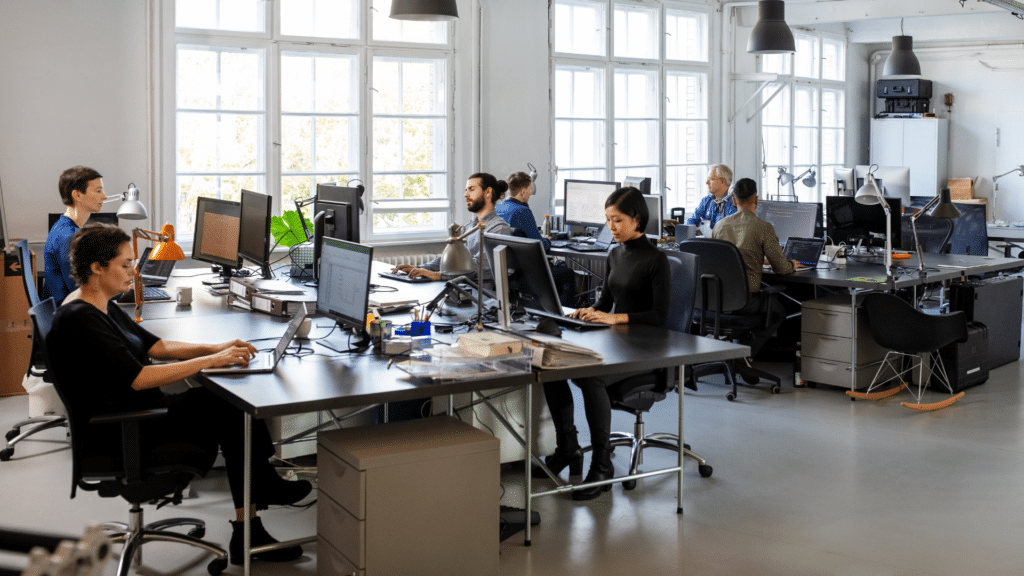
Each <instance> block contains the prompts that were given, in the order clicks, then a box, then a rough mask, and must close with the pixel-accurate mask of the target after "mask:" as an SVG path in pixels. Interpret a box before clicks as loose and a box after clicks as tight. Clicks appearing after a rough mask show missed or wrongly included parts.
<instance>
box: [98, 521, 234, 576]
mask: <svg viewBox="0 0 1024 576" xmlns="http://www.w3.org/2000/svg"><path fill="white" fill-rule="evenodd" d="M129 514H130V518H129V522H128V524H124V523H123V522H107V523H105V524H102V525H101V526H100V527H101V528H102V529H104V530H107V531H108V532H107V536H108V537H109V538H110V539H111V540H112V541H114V542H123V543H124V548H123V549H122V550H121V560H120V562H118V565H117V575H118V576H128V574H129V572H130V570H131V568H132V565H133V564H134V565H135V566H139V565H141V564H142V545H143V544H145V543H146V542H174V543H178V544H187V545H189V546H193V547H195V548H200V549H202V550H205V551H207V552H209V553H211V554H213V555H214V556H216V558H214V560H213V561H211V562H210V564H209V565H208V566H207V571H208V572H209V573H210V574H211V575H212V576H217V575H218V574H220V573H221V572H223V571H224V569H225V568H227V565H228V553H227V551H225V550H224V549H223V548H221V547H220V546H217V545H216V544H213V543H211V542H207V541H205V540H201V538H202V537H203V536H205V535H206V523H205V522H204V521H202V520H199V519H198V518H167V519H164V520H157V521H156V522H151V523H149V524H145V525H143V524H142V508H141V507H140V506H139V505H138V504H134V505H133V506H132V508H131V510H130V511H129ZM181 526H191V527H192V529H191V530H189V532H188V535H185V534H179V533H177V532H171V531H170V529H171V528H177V527H181Z"/></svg>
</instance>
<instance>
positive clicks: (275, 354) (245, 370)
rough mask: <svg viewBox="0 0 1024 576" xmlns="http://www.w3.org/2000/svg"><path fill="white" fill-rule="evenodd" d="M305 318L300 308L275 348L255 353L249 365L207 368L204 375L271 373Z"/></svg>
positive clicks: (304, 309) (303, 310) (304, 310)
mask: <svg viewBox="0 0 1024 576" xmlns="http://www.w3.org/2000/svg"><path fill="white" fill-rule="evenodd" d="M305 318H306V307H305V306H300V307H299V311H298V312H296V313H295V316H292V321H291V322H289V323H288V329H287V330H285V331H284V336H281V339H280V340H278V341H277V347H276V348H274V349H273V350H269V351H263V352H257V353H256V355H255V356H253V357H252V359H251V360H249V364H248V365H246V366H241V365H236V366H224V367H221V368H207V369H205V370H203V373H204V374H266V373H269V372H273V371H274V368H277V363H278V362H280V361H281V358H283V357H284V353H285V352H286V351H287V350H288V346H289V345H291V343H292V340H293V339H294V338H295V334H296V333H297V332H298V331H299V327H300V326H301V325H302V321H303V320H304V319H305Z"/></svg>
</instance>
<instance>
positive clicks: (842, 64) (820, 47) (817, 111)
mask: <svg viewBox="0 0 1024 576" xmlns="http://www.w3.org/2000/svg"><path fill="white" fill-rule="evenodd" d="M794 36H795V39H796V54H792V55H790V54H786V55H770V56H764V57H763V59H762V60H761V70H762V71H763V72H770V73H775V74H777V75H778V82H777V83H775V84H771V85H769V86H768V88H766V89H765V90H764V91H763V92H762V96H761V97H762V102H768V103H767V105H766V106H765V107H764V109H762V111H761V137H762V145H763V155H764V162H765V164H767V166H768V169H767V171H766V173H765V175H764V177H763V179H762V182H761V189H762V190H763V191H764V192H763V194H762V195H763V196H765V197H768V198H775V197H780V198H782V199H784V200H801V201H807V202H819V201H820V200H821V198H822V196H824V195H827V193H828V191H830V190H832V189H833V188H834V187H835V176H834V169H835V168H838V167H841V166H843V165H844V163H845V152H844V142H845V140H846V120H845V118H846V108H845V106H846V82H845V80H846V43H845V41H844V40H842V39H839V38H831V37H829V36H827V35H821V34H817V33H798V34H794ZM769 99H770V101H769ZM780 168H781V169H784V170H785V171H786V172H788V173H790V174H792V175H793V176H799V175H801V174H804V173H805V172H806V171H807V170H813V171H814V172H815V174H816V183H815V185H814V186H811V187H808V186H806V185H804V183H803V182H800V181H797V182H794V183H793V184H792V185H791V186H780V185H779V174H780V172H779V169H780ZM805 178H806V177H805Z"/></svg>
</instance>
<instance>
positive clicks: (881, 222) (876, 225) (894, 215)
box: [825, 196, 903, 246]
mask: <svg viewBox="0 0 1024 576" xmlns="http://www.w3.org/2000/svg"><path fill="white" fill-rule="evenodd" d="M885 201H886V202H887V203H888V204H889V222H890V223H891V226H892V237H891V240H892V245H893V246H899V245H900V239H901V238H902V227H901V226H902V225H901V223H900V217H901V216H902V214H903V210H902V207H903V201H902V199H900V198H889V197H886V199H885ZM840 204H849V205H853V206H855V207H857V209H858V210H859V211H861V212H864V211H867V210H871V209H875V208H877V209H878V212H879V213H880V214H883V215H884V214H885V212H884V211H883V209H882V207H881V205H880V204H859V203H858V202H857V201H856V200H855V198H854V197H853V196H826V197H825V229H826V234H827V235H828V237H829V238H830V239H831V241H832V243H833V244H836V245H838V244H839V243H840V242H844V243H846V245H847V246H850V245H853V244H856V243H855V242H850V241H848V239H849V238H850V237H851V236H854V234H844V235H840V234H838V233H837V230H838V228H837V226H836V224H835V219H834V218H833V216H832V214H833V211H834V210H835V209H836V206H837V205H840ZM872 224H873V226H868V227H865V228H866V231H868V232H875V233H877V234H883V235H884V234H885V219H884V216H883V217H882V218H880V219H878V221H876V222H873V223H872ZM875 245H879V244H878V243H877V242H876V243H875Z"/></svg>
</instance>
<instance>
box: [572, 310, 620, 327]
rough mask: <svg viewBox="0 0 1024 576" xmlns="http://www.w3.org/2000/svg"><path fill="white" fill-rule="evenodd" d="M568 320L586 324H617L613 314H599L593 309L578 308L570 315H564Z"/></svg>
mask: <svg viewBox="0 0 1024 576" xmlns="http://www.w3.org/2000/svg"><path fill="white" fill-rule="evenodd" d="M566 316H568V317H569V318H575V319H577V320H585V321H587V322H596V323H598V324H618V321H617V320H616V318H615V316H616V315H615V314H609V313H607V312H601V311H599V310H594V309H593V308H579V309H577V310H574V311H573V312H572V313H570V314H566Z"/></svg>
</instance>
